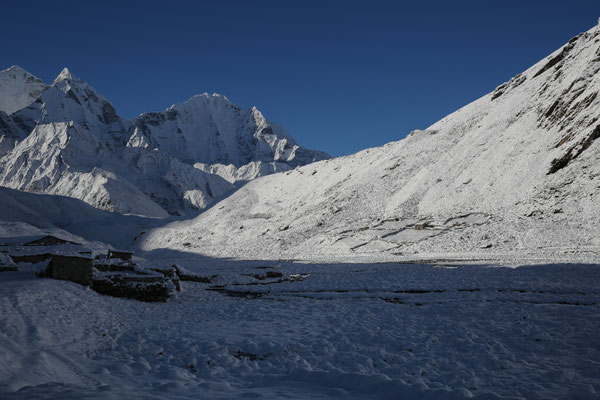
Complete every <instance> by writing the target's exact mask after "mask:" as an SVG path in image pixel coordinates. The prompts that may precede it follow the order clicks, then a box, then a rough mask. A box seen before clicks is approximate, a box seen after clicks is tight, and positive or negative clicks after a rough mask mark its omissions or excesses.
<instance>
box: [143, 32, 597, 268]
mask: <svg viewBox="0 0 600 400" xmlns="http://www.w3.org/2000/svg"><path fill="white" fill-rule="evenodd" d="M599 92H600V28H599V27H594V28H592V29H591V30H589V31H587V32H585V33H582V34H580V35H578V36H576V37H574V38H573V39H571V40H570V41H569V42H568V43H567V44H566V45H564V46H563V47H561V48H560V49H559V50H557V51H556V52H554V53H553V54H551V55H550V56H548V57H547V58H545V59H543V60H541V61H540V62H539V63H537V64H535V65H534V66H532V67H531V68H529V69H528V70H526V71H524V72H523V73H521V74H519V75H517V76H515V77H514V78H512V79H510V80H509V81H508V82H506V83H504V84H502V85H500V86H498V87H497V88H496V89H495V90H494V91H493V92H491V93H489V94H487V95H485V96H483V97H482V98H480V99H478V100H476V101H474V102H473V103H471V104H469V105H467V106H465V107H463V108H461V109H460V110H458V111H456V112H454V113H453V114H450V115H448V116H447V117H445V118H443V119H442V120H440V121H439V122H437V123H435V124H433V125H432V126H430V127H429V128H427V129H425V130H418V131H414V132H412V133H411V134H410V135H408V137H406V138H405V139H403V140H400V141H398V142H393V143H389V144H387V145H385V146H382V147H378V148H373V149H367V150H364V151H361V152H359V153H357V154H354V155H350V156H347V157H342V158H336V159H331V160H325V161H321V162H318V163H315V164H311V165H307V166H304V167H302V168H299V169H295V170H293V171H288V172H285V173H283V174H277V175H271V176H267V177H264V178H261V179H258V180H255V181H252V182H250V183H248V184H247V185H245V186H244V187H242V188H241V189H240V190H239V191H237V192H236V193H234V194H233V195H232V196H230V197H228V198H227V199H225V200H224V201H222V202H221V203H220V204H219V207H215V208H212V209H210V210H208V211H207V212H205V213H203V214H201V215H199V216H198V217H196V218H195V219H194V220H191V221H181V222H176V223H173V224H171V225H167V226H165V227H163V228H160V229H156V230H154V231H153V232H151V233H149V234H148V235H147V236H146V238H145V239H144V243H143V248H145V249H148V250H150V249H156V248H160V247H168V248H172V249H183V248H184V246H183V243H187V246H186V247H185V251H188V252H189V251H196V252H201V253H205V254H211V255H218V256H225V255H234V254H237V255H239V256H245V257H249V256H251V257H257V258H263V257H283V256H289V257H305V258H311V257H312V258H315V257H317V258H318V257H322V256H324V255H327V254H329V255H339V256H344V257H345V256H348V255H352V256H353V257H356V256H359V255H365V256H367V255H368V256H369V257H373V256H377V257H379V256H381V257H410V258H413V259H414V258H415V257H418V256H419V255H420V254H430V255H431V254H443V255H444V256H440V257H446V256H447V255H449V254H462V255H463V256H464V255H465V254H467V253H472V254H480V255H479V256H477V257H479V259H481V257H484V258H485V257H491V256H492V255H493V254H512V253H514V252H518V253H519V254H520V256H519V257H521V258H523V257H526V256H527V257H532V258H533V259H548V257H550V258H552V259H554V260H556V259H560V258H561V257H579V256H583V254H584V253H586V252H587V253H586V254H597V251H598V249H599V248H600V237H599V236H598V232H600V213H599V212H598V210H599V207H598V204H600V140H597V139H598V138H599V137H600V96H599V95H598V94H599ZM248 252H252V253H253V254H249V253H248ZM481 254H484V256H481ZM536 257H537V258H536Z"/></svg>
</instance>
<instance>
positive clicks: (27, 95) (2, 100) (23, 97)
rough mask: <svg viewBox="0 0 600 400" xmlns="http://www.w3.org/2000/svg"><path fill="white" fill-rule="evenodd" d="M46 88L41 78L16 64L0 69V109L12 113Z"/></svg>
mask: <svg viewBox="0 0 600 400" xmlns="http://www.w3.org/2000/svg"><path fill="white" fill-rule="evenodd" d="M47 88H48V85H46V84H45V83H44V82H43V81H42V80H41V79H39V78H37V77H36V76H34V75H32V74H30V73H29V72H27V71H25V70H24V69H23V68H21V67H19V66H17V65H13V66H12V67H10V68H7V69H5V70H3V71H0V111H3V112H5V113H6V114H12V113H14V112H16V111H18V110H20V109H22V108H24V107H27V106H28V105H30V104H31V103H33V102H34V101H35V100H36V98H37V97H38V96H39V95H40V93H42V92H43V91H44V90H46V89H47Z"/></svg>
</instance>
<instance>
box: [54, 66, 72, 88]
mask: <svg viewBox="0 0 600 400" xmlns="http://www.w3.org/2000/svg"><path fill="white" fill-rule="evenodd" d="M67 79H68V80H73V79H75V78H74V77H73V74H71V71H69V68H67V67H64V68H63V70H62V71H61V72H60V74H58V76H57V77H56V79H55V80H54V84H55V85H56V84H57V83H59V82H62V81H64V80H67Z"/></svg>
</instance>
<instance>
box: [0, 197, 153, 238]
mask: <svg viewBox="0 0 600 400" xmlns="http://www.w3.org/2000/svg"><path fill="white" fill-rule="evenodd" d="M0 204H2V207H0V237H2V238H6V237H21V236H31V235H38V234H50V235H55V236H58V237H61V238H64V239H67V240H71V241H74V242H77V243H84V244H85V245H86V246H88V247H90V248H93V247H95V245H94V243H96V244H98V245H101V244H102V243H108V244H110V245H112V246H114V247H116V248H118V249H126V248H129V247H131V246H132V244H133V241H134V240H135V237H136V236H137V235H139V233H140V232H142V231H144V230H146V229H148V228H149V227H152V226H156V225H158V224H160V223H161V221H162V220H159V219H156V218H143V217H136V216H127V215H119V214H115V213H111V212H108V211H103V210H98V209H97V208H95V207H92V206H90V205H88V204H86V203H84V202H82V201H80V200H77V199H72V198H68V197H63V196H51V195H40V194H34V193H26V192H22V191H19V190H13V189H9V188H3V187H0ZM104 246H105V245H104Z"/></svg>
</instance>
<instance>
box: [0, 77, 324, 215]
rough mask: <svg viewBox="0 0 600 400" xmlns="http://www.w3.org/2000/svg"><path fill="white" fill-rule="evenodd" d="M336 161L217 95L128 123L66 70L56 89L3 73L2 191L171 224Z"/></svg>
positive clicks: (254, 112)
mask: <svg viewBox="0 0 600 400" xmlns="http://www.w3.org/2000/svg"><path fill="white" fill-rule="evenodd" d="M327 158H329V155H327V154H326V153H323V152H320V151H313V150H308V149H305V148H302V147H300V146H299V145H298V144H297V143H296V142H295V141H294V139H292V137H291V136H290V135H289V134H288V133H287V132H286V131H285V129H284V128H283V127H281V126H280V125H278V124H274V123H271V122H269V121H267V120H266V119H265V118H264V116H263V115H262V114H261V112H260V111H258V109H256V108H255V107H253V108H252V109H250V110H243V109H241V108H239V107H237V106H236V105H234V104H233V103H231V102H230V101H229V100H228V99H227V98H226V97H225V96H221V95H218V94H213V95H209V94H206V93H205V94H202V95H198V96H194V97H193V98H191V99H189V100H188V101H186V102H184V103H180V104H175V105H173V106H171V107H170V108H168V109H167V110H165V111H162V112H151V113H146V114H142V115H140V116H138V117H137V118H134V119H133V120H125V119H122V118H121V117H119V115H118V114H117V111H116V110H115V108H114V107H113V106H112V104H111V103H110V101H108V100H107V99H106V98H105V97H104V96H102V95H101V94H100V93H98V92H97V91H96V90H95V89H94V88H93V87H91V86H90V85H88V84H87V83H86V82H85V81H83V80H81V79H79V78H76V77H74V76H73V75H72V74H71V72H70V71H69V70H68V69H66V68H65V69H64V70H63V71H62V72H61V73H60V75H59V76H58V77H57V78H56V80H55V81H54V82H53V83H52V85H48V84H46V83H44V82H43V81H41V80H40V79H38V78H36V77H35V76H33V75H32V74H30V73H28V72H27V71H24V70H23V69H21V68H19V67H17V66H14V67H11V68H9V69H6V70H4V71H1V72H0V186H6V187H10V188H13V189H18V190H23V191H28V192H34V193H43V194H55V195H63V196H68V197H74V198H77V199H80V200H83V201H85V202H86V203H88V204H90V205H92V206H94V207H97V208H100V209H103V210H108V211H113V212H117V213H122V214H135V215H143V216H151V217H165V216H167V215H169V214H179V215H182V214H185V213H187V212H189V211H192V210H196V209H202V208H205V207H207V206H208V205H210V204H211V203H212V202H214V200H215V199H217V198H218V197H219V196H221V195H223V194H224V193H227V192H229V191H231V190H234V188H235V184H236V182H239V181H247V180H249V179H254V178H256V177H259V176H263V175H266V174H270V173H273V172H279V171H287V170H290V169H292V168H295V167H297V166H301V165H305V164H308V163H311V162H313V161H319V160H323V159H327Z"/></svg>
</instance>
